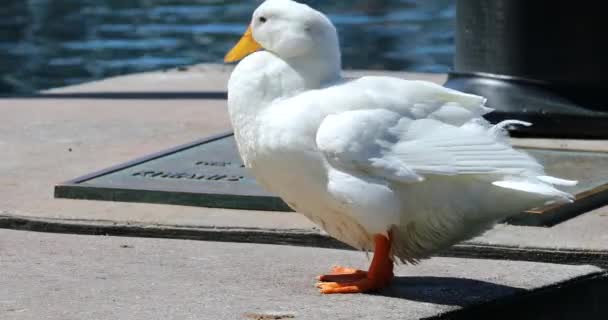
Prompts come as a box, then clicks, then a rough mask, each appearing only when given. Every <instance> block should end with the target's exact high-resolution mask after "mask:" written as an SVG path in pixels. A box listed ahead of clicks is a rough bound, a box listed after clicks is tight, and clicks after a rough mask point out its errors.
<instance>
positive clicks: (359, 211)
mask: <svg viewBox="0 0 608 320" xmlns="http://www.w3.org/2000/svg"><path fill="white" fill-rule="evenodd" d="M284 1H289V0H284ZM267 5H268V6H270V5H271V3H268V4H267ZM288 7H289V6H280V7H278V8H271V9H273V10H272V12H273V14H275V15H278V16H275V17H273V18H275V19H276V18H278V19H281V16H280V15H281V14H282V11H281V10H288ZM286 8H287V9H286ZM275 9H276V10H275ZM308 11H309V10H308V9H307V10H304V11H303V12H288V13H285V14H286V17H289V19H283V20H282V21H287V23H291V22H289V21H293V22H292V23H302V22H303V21H306V22H307V23H308V22H309V21H314V19H307V17H306V15H307V12H308ZM315 14H316V13H315ZM290 19H291V20H290ZM312 27H314V28H321V29H322V28H325V27H327V26H325V25H324V24H320V25H315V26H312ZM254 28H255V25H254ZM263 30H264V29H258V30H254V35H256V34H257V33H259V32H264V31H263ZM291 30H298V28H292V29H291ZM328 31H331V30H328ZM294 32H297V31H294ZM314 36H315V33H310V34H300V35H298V38H299V37H314ZM289 40H290V39H286V40H285V41H289ZM310 40H311V41H312V42H314V43H316V44H318V45H316V46H313V47H310V48H308V47H307V50H313V51H314V50H318V52H310V51H306V50H305V52H307V53H306V55H305V56H302V57H298V56H295V57H294V56H289V57H282V56H281V53H280V52H273V53H268V52H259V53H256V54H253V55H251V56H249V57H247V58H245V60H243V62H241V64H240V65H239V67H237V68H236V69H235V71H234V72H233V74H232V76H231V79H230V84H229V91H230V92H229V95H228V97H229V98H228V106H229V110H230V116H231V120H232V123H233V126H234V127H235V138H236V140H237V144H238V146H239V151H240V153H241V156H242V157H243V159H244V160H245V161H246V163H247V165H248V166H249V167H251V170H252V172H253V173H254V175H255V176H256V178H257V179H258V180H259V181H260V182H262V184H263V185H264V186H265V187H267V188H268V189H269V190H270V191H271V192H274V193H276V194H278V195H280V196H281V197H282V198H283V199H284V200H285V201H286V202H287V203H289V204H290V205H291V206H292V207H294V208H295V209H296V210H297V211H298V212H301V213H303V214H305V215H306V216H307V217H309V218H310V219H311V220H312V221H314V222H315V223H318V224H319V225H320V226H321V227H322V228H324V229H325V230H326V231H327V232H328V233H329V234H331V235H332V236H334V237H336V238H338V239H340V240H342V241H345V242H347V243H349V244H351V245H353V246H355V247H358V248H362V249H371V248H372V247H373V243H372V241H373V240H372V239H373V234H375V233H383V234H387V233H388V232H389V231H390V232H391V234H392V235H393V243H392V245H393V254H394V255H395V256H396V257H398V258H401V259H402V260H404V261H410V262H415V261H417V260H418V259H420V258H424V257H427V256H428V255H430V254H432V253H434V252H436V251H437V250H440V249H443V248H445V247H447V246H450V245H452V244H454V243H456V242H458V241H462V240H465V239H467V238H470V237H473V236H475V235H477V234H479V233H481V232H483V231H484V230H487V229H488V228H490V227H491V226H492V225H493V224H494V223H495V222H496V221H498V220H500V219H503V218H505V217H507V216H509V215H514V214H518V213H519V212H521V211H522V210H526V209H530V208H533V207H536V206H539V205H542V204H544V203H547V202H563V201H570V199H571V198H572V196H571V195H570V194H568V193H566V192H563V191H560V190H558V189H556V188H555V187H554V186H553V185H564V186H571V185H573V184H575V183H576V182H574V181H569V180H563V179H559V178H555V177H551V176H547V175H546V173H545V172H544V169H543V166H542V165H541V164H539V163H538V162H537V161H536V160H535V159H533V158H532V157H530V156H529V155H528V154H526V153H524V152H522V151H517V150H514V149H513V148H512V147H511V145H510V144H509V141H508V139H507V132H506V130H505V128H506V127H508V126H511V125H529V124H528V123H526V122H523V121H518V120H508V121H503V122H501V123H499V124H497V125H491V124H489V123H488V122H487V121H486V120H484V119H483V118H482V116H483V115H484V114H486V113H488V112H490V111H491V109H490V108H487V107H485V106H484V103H485V98H483V97H480V96H476V95H471V94H466V93H462V92H458V91H455V90H452V89H448V88H444V87H442V86H439V85H436V84H433V83H429V82H423V81H406V80H402V79H397V78H390V77H363V78H360V79H355V80H352V81H346V80H343V79H339V77H338V75H337V73H336V72H333V71H332V70H337V69H339V59H334V60H324V59H323V57H331V56H333V55H328V54H327V53H328V52H332V53H336V52H338V43H337V40H336V39H333V38H332V37H327V38H321V39H310ZM311 41H307V42H311ZM292 44H293V45H296V46H297V42H294V43H292ZM290 52H291V53H293V52H300V51H299V50H295V49H294V50H292V51H290ZM303 52H304V51H303ZM328 65H331V66H330V67H328ZM328 70H329V71H330V72H328Z"/></svg>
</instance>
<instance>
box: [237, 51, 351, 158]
mask: <svg viewBox="0 0 608 320" xmlns="http://www.w3.org/2000/svg"><path fill="white" fill-rule="evenodd" d="M340 69H341V65H340V54H339V52H338V53H337V54H336V55H321V56H316V57H314V56H310V57H306V58H294V59H288V60H283V59H281V58H279V57H277V56H276V55H274V54H272V53H269V52H257V53H254V54H252V55H250V56H249V57H247V58H245V59H244V60H243V61H241V62H240V63H239V65H238V66H237V67H236V68H235V69H234V71H233V72H232V75H231V77H230V81H229V82H228V110H229V113H230V118H231V122H232V126H233V128H234V131H235V137H236V139H237V143H238V144H239V149H240V150H241V156H243V160H244V161H245V162H246V163H247V160H248V159H247V153H248V151H250V152H254V149H255V148H254V146H253V145H250V144H252V143H254V141H255V140H256V139H255V137H256V136H257V132H256V130H257V129H258V123H257V120H258V115H259V114H260V113H262V112H263V111H264V109H266V108H268V107H269V106H271V105H272V103H273V102H275V101H278V100H280V99H286V98H289V97H293V96H295V95H297V94H299V93H302V92H304V91H307V90H314V89H319V88H322V87H324V86H327V85H329V84H331V83H334V82H337V81H339V80H340Z"/></svg>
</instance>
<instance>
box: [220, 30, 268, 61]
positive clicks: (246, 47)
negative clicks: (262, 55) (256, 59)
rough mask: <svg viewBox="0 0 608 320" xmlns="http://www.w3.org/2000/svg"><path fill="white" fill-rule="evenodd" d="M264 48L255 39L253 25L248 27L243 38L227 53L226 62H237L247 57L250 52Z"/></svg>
mask: <svg viewBox="0 0 608 320" xmlns="http://www.w3.org/2000/svg"><path fill="white" fill-rule="evenodd" d="M260 49H262V46H261V45H260V44H259V43H258V42H257V41H255V39H253V33H252V31H251V27H248V28H247V31H245V34H244V35H243V36H242V37H241V40H239V42H238V43H237V44H236V45H235V46H234V48H232V50H230V52H228V54H226V56H225V57H224V62H235V61H239V60H241V59H243V58H245V57H246V56H247V55H249V54H250V53H254V52H256V51H258V50H260Z"/></svg>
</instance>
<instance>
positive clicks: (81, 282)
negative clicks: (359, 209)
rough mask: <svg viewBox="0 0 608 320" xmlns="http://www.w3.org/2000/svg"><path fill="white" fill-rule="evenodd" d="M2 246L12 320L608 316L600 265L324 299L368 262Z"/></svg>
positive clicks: (533, 268)
mask: <svg viewBox="0 0 608 320" xmlns="http://www.w3.org/2000/svg"><path fill="white" fill-rule="evenodd" d="M0 244H1V245H0V257H2V260H1V262H0V264H1V265H0V268H1V269H2V272H1V273H0V283H1V284H2V286H1V287H2V290H0V318H2V319H15V320H17V319H19V320H25V319H36V320H37V319H62V320H63V319H134V320H135V319H380V318H381V319H422V318H432V317H439V318H463V319H466V318H468V319H471V318H472V317H475V318H477V317H486V318H487V317H489V316H491V317H492V318H506V317H512V316H516V315H517V316H523V317H525V318H529V317H532V316H534V318H535V319H545V318H547V319H548V318H551V319H560V318H565V317H566V316H571V315H572V314H576V315H579V316H584V317H585V319H595V318H598V314H601V312H606V311H607V310H606V309H607V307H606V306H605V304H603V303H600V297H598V296H596V297H595V298H593V295H594V294H597V293H598V292H599V291H598V290H600V289H602V290H605V289H606V288H607V286H608V284H607V281H606V278H605V274H604V273H603V271H602V270H600V269H598V268H596V267H592V266H562V265H553V264H543V263H530V262H509V261H490V260H472V259H455V258H434V259H430V260H428V261H425V262H423V263H421V264H420V265H417V266H399V267H398V268H397V271H396V274H397V280H396V282H395V284H394V285H393V286H391V287H390V288H388V289H386V290H384V291H383V292H380V293H379V294H376V295H369V294H359V295H331V296H322V295H321V294H319V293H318V292H317V290H316V289H315V288H314V287H313V283H314V280H313V279H314V276H315V275H316V274H319V273H323V272H325V271H326V270H327V269H328V268H329V267H330V266H331V264H338V263H339V264H345V265H350V266H355V267H359V268H365V267H366V266H367V264H368V261H367V259H366V258H365V255H364V254H362V253H355V252H351V251H343V250H335V249H319V248H301V247H291V246H277V245H254V244H244V243H241V244H236V243H215V242H202V241H187V240H166V239H141V238H121V237H100V236H77V235H58V234H48V233H34V232H22V231H12V230H0ZM574 293H576V294H574ZM564 299H567V300H568V303H563V304H560V301H562V300H564ZM556 303H557V304H556ZM524 305H525V306H526V307H525V308H523V306H524ZM568 310H569V311H568Z"/></svg>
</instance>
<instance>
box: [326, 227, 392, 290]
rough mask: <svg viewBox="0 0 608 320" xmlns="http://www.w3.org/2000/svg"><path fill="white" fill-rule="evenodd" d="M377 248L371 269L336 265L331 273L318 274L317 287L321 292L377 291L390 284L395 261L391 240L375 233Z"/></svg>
mask: <svg viewBox="0 0 608 320" xmlns="http://www.w3.org/2000/svg"><path fill="white" fill-rule="evenodd" d="M374 241H375V244H376V249H375V250H374V258H373V259H372V263H371V265H370V268H369V271H363V270H358V269H354V268H345V267H334V268H333V269H332V272H331V273H330V274H326V275H321V276H318V277H317V279H318V280H319V281H321V282H318V283H317V285H316V287H317V288H319V291H320V292H321V293H325V294H331V293H361V292H369V291H377V290H380V289H382V288H384V287H386V286H388V285H389V284H390V282H391V280H392V279H393V261H392V260H391V258H390V256H389V253H390V240H389V239H388V238H387V237H385V236H383V235H375V236H374Z"/></svg>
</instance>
